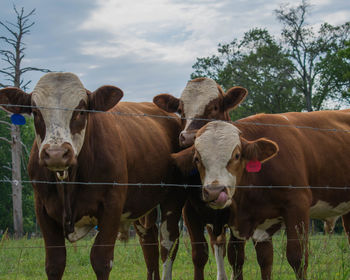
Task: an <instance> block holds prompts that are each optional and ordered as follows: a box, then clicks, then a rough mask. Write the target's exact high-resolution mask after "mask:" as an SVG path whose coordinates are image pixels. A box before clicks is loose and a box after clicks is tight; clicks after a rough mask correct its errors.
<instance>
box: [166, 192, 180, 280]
mask: <svg viewBox="0 0 350 280" xmlns="http://www.w3.org/2000/svg"><path fill="white" fill-rule="evenodd" d="M184 204H185V197H184V196H181V197H179V199H174V197H172V198H171V199H168V200H166V201H164V202H162V203H161V204H160V208H161V214H162V223H161V226H160V238H161V258H162V262H163V273H162V280H171V279H172V267H173V263H174V261H175V258H176V254H177V250H178V248H179V235H180V232H179V221H180V218H181V211H182V208H183V205H184Z"/></svg>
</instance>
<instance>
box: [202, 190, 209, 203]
mask: <svg viewBox="0 0 350 280" xmlns="http://www.w3.org/2000/svg"><path fill="white" fill-rule="evenodd" d="M208 199H209V191H208V190H207V189H206V188H203V200H204V201H207V200H208Z"/></svg>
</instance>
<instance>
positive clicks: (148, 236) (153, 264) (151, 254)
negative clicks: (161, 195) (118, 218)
mask: <svg viewBox="0 0 350 280" xmlns="http://www.w3.org/2000/svg"><path fill="white" fill-rule="evenodd" d="M157 214H158V211H157V208H155V209H153V211H152V212H150V213H149V214H148V215H147V216H146V217H144V218H142V219H141V220H138V221H136V222H134V226H135V230H136V233H137V235H138V236H139V241H140V244H141V247H142V251H143V257H144V259H145V262H146V266H147V280H159V279H160V277H159V245H158V228H157V225H156V221H157Z"/></svg>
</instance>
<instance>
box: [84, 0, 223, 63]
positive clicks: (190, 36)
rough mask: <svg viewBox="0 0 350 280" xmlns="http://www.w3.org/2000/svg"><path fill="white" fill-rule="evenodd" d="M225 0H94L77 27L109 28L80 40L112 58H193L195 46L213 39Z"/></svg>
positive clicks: (208, 45) (207, 46)
mask: <svg viewBox="0 0 350 280" xmlns="http://www.w3.org/2000/svg"><path fill="white" fill-rule="evenodd" d="M224 4H225V1H222V2H220V3H217V2H216V1H207V2H204V3H203V1H201V2H199V1H193V2H191V3H186V2H174V1H169V0H165V1H161V0H150V1H142V0H135V1H115V0H109V1H104V0H99V1H98V2H97V8H96V9H94V10H93V11H92V12H91V14H90V16H89V17H88V19H87V20H86V21H84V22H83V23H82V24H81V25H80V27H79V28H80V29H81V30H84V31H86V30H93V31H100V32H103V33H108V34H109V39H108V40H107V41H104V42H101V41H97V40H90V41H85V42H83V43H82V44H81V51H82V52H83V53H84V54H87V55H98V56H102V57H110V58H116V57H121V56H124V55H129V54H134V55H136V56H139V57H142V58H143V59H149V60H159V61H165V62H173V63H186V62H190V61H193V59H194V57H196V55H197V54H198V50H202V49H210V50H214V49H213V47H214V46H215V47H216V45H217V43H218V42H217V41H216V40H215V37H216V36H217V30H220V29H222V30H223V31H224V30H225V27H224V26H225V25H224V22H225V21H227V20H228V16H225V15H223V14H222V12H221V8H222V6H223V5H224Z"/></svg>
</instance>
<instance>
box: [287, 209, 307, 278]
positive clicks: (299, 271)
mask: <svg viewBox="0 0 350 280" xmlns="http://www.w3.org/2000/svg"><path fill="white" fill-rule="evenodd" d="M305 205H307V203H305V204H303V206H305ZM290 209H291V211H288V210H287V214H286V216H285V223H286V233H287V260H288V262H289V264H290V266H291V267H292V268H293V270H294V272H295V274H296V277H297V279H306V270H307V265H308V229H309V210H308V208H307V209H305V207H298V205H295V206H294V207H293V206H292V207H291V208H290Z"/></svg>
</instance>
